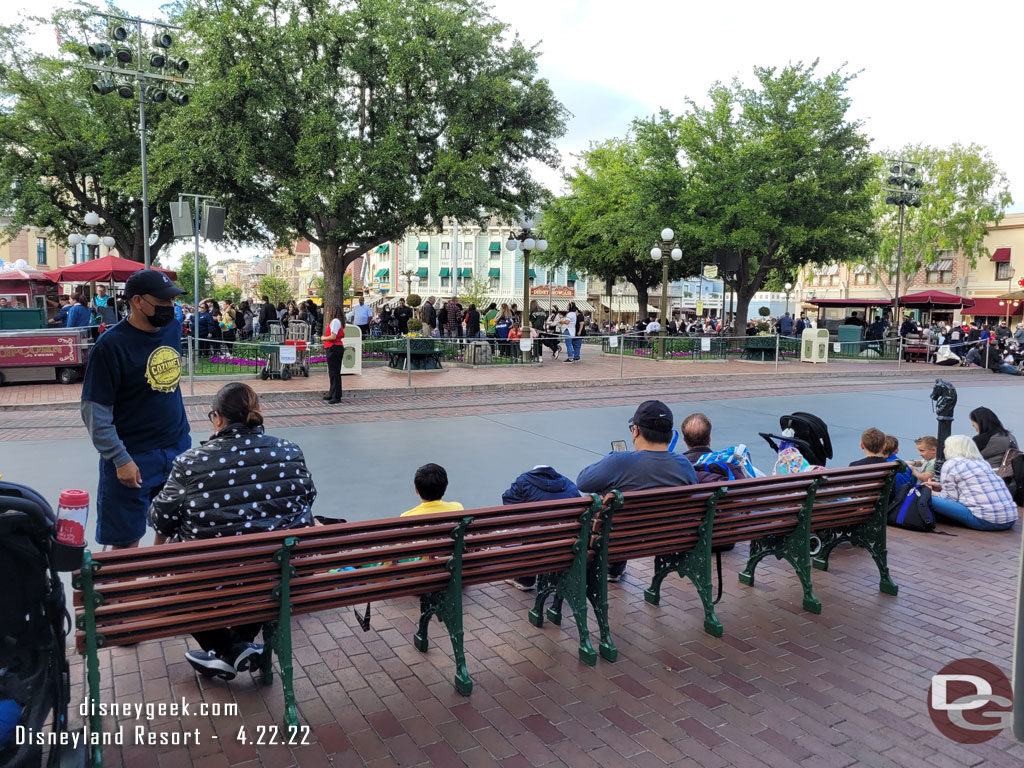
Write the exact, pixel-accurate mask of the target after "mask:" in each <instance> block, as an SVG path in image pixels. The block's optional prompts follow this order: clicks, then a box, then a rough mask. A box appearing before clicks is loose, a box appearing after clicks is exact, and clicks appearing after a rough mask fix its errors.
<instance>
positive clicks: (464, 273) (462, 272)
mask: <svg viewBox="0 0 1024 768" xmlns="http://www.w3.org/2000/svg"><path fill="white" fill-rule="evenodd" d="M472 276H473V270H472V268H470V267H461V268H460V269H459V277H472Z"/></svg>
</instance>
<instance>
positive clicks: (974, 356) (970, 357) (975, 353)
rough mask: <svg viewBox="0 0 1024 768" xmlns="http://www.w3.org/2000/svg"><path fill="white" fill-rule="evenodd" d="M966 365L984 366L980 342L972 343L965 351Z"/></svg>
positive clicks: (972, 366) (983, 355) (983, 354)
mask: <svg viewBox="0 0 1024 768" xmlns="http://www.w3.org/2000/svg"><path fill="white" fill-rule="evenodd" d="M967 365H968V367H970V368H984V367H985V352H984V350H983V347H982V346H981V345H980V344H974V345H972V346H971V348H970V349H969V350H968V351H967Z"/></svg>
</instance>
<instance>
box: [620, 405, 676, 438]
mask: <svg viewBox="0 0 1024 768" xmlns="http://www.w3.org/2000/svg"><path fill="white" fill-rule="evenodd" d="M629 423H630V425H631V426H637V427H643V428H644V429H650V430H652V431H654V432H671V431H672V409H671V408H669V407H668V406H667V405H665V404H664V403H663V402H661V400H645V401H644V402H642V403H640V405H639V407H638V408H637V409H636V413H634V414H633V418H632V419H630V420H629Z"/></svg>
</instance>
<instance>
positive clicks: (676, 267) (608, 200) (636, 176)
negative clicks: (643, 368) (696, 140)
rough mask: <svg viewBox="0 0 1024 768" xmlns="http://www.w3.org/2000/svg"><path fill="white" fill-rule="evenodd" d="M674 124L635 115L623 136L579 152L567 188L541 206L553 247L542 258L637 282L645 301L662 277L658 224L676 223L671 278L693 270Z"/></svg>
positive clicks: (611, 279)
mask: <svg viewBox="0 0 1024 768" xmlns="http://www.w3.org/2000/svg"><path fill="white" fill-rule="evenodd" d="M675 131H676V127H675V126H674V125H673V121H672V120H671V119H670V117H669V116H668V115H667V114H666V113H662V114H661V115H659V116H658V117H655V118H651V119H650V120H638V121H635V122H634V125H633V132H632V133H631V134H630V135H629V136H627V137H626V138H625V139H612V140H609V141H605V142H603V143H601V144H595V145H593V146H591V147H590V149H589V150H587V151H585V152H583V153H582V154H580V155H579V158H578V159H579V163H578V165H577V166H576V167H575V168H574V169H573V170H572V171H571V172H570V173H569V175H568V176H567V178H566V181H567V182H568V184H569V188H570V191H569V194H568V195H566V196H564V197H560V198H557V199H555V200H553V201H552V202H551V204H550V205H549V206H548V207H547V208H546V209H545V210H544V213H543V219H542V223H543V227H544V234H545V236H546V237H547V239H548V243H549V250H548V251H547V252H545V253H544V254H542V255H541V256H540V257H539V258H538V261H539V262H540V263H542V264H556V265H566V266H569V267H572V268H574V269H577V270H580V271H582V272H587V273H588V274H591V275H596V276H597V277H599V278H601V279H602V280H604V281H605V284H606V287H607V285H608V284H609V283H612V284H613V283H614V281H615V280H616V279H617V278H618V277H619V276H623V277H625V279H626V280H627V281H628V282H630V283H632V285H633V286H634V287H635V288H636V292H637V298H638V300H639V302H640V306H641V307H642V308H644V310H645V309H646V307H647V304H648V294H649V292H650V289H651V287H652V286H655V285H659V284H660V283H661V279H662V265H661V263H660V262H655V261H654V260H652V259H651V256H650V251H651V248H652V247H653V246H654V245H656V244H660V243H659V242H658V241H659V239H660V234H661V230H662V229H663V228H665V227H666V226H667V227H672V228H673V229H675V230H676V231H677V240H678V241H679V243H680V245H681V246H682V247H683V253H684V259H683V261H680V262H672V263H671V265H670V268H669V279H677V278H680V277H683V276H684V275H685V274H686V273H690V272H693V271H694V269H695V268H696V264H697V259H696V257H695V249H694V248H693V246H692V244H691V243H690V242H689V239H688V233H687V231H686V228H685V227H684V226H683V223H684V221H685V220H684V219H683V218H682V217H680V216H679V215H678V213H677V211H678V209H679V208H680V206H681V202H680V196H681V194H682V190H683V189H684V188H685V184H686V179H685V175H684V173H683V170H682V168H681V167H680V165H679V161H678V159H677V154H678V153H677V151H676V145H677V143H678V139H677V138H676V136H675Z"/></svg>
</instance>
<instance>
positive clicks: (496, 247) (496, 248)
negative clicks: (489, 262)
mask: <svg viewBox="0 0 1024 768" xmlns="http://www.w3.org/2000/svg"><path fill="white" fill-rule="evenodd" d="M490 251H491V253H501V243H491V247H490Z"/></svg>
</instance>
